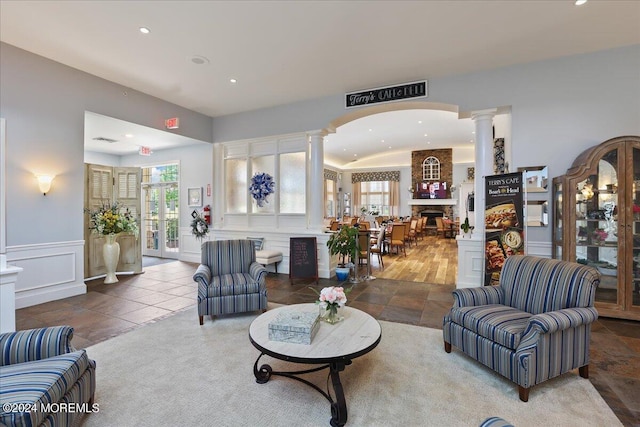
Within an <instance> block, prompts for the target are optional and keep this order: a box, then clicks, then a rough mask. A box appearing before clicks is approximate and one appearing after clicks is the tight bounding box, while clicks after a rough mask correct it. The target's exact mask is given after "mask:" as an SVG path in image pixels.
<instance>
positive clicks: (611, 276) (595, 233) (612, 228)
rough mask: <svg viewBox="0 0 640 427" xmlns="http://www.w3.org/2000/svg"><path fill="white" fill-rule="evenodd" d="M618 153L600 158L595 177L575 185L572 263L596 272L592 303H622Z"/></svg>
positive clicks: (612, 151)
mask: <svg viewBox="0 0 640 427" xmlns="http://www.w3.org/2000/svg"><path fill="white" fill-rule="evenodd" d="M618 167H619V165H618V150H617V149H614V150H611V151H609V152H607V153H606V154H605V155H603V156H602V158H600V160H599V162H598V169H597V172H596V174H594V175H590V176H589V177H587V178H586V179H585V180H583V181H580V182H578V188H577V190H578V191H577V192H576V201H575V203H576V236H575V239H576V261H577V262H579V263H582V264H586V265H590V266H592V267H595V268H597V269H598V271H599V272H600V274H601V280H600V286H599V287H598V289H597V290H596V301H599V302H606V303H611V304H620V303H621V302H622V300H621V298H620V296H621V295H620V294H619V289H618V276H619V271H618Z"/></svg>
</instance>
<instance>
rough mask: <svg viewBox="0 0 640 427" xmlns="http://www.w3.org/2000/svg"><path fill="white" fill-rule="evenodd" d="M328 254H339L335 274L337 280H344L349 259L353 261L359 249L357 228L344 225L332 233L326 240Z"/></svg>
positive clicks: (347, 270) (347, 271)
mask: <svg viewBox="0 0 640 427" xmlns="http://www.w3.org/2000/svg"><path fill="white" fill-rule="evenodd" d="M327 247H328V248H329V254H331V255H339V256H340V257H339V261H338V268H341V269H342V270H338V268H336V276H337V277H338V280H346V279H347V276H348V275H349V270H350V267H348V266H347V262H349V260H351V261H353V260H355V259H356V257H357V256H358V251H359V250H360V248H359V245H358V228H357V227H352V226H350V225H344V226H342V228H340V230H338V232H336V233H333V234H332V235H331V237H329V240H328V241H327Z"/></svg>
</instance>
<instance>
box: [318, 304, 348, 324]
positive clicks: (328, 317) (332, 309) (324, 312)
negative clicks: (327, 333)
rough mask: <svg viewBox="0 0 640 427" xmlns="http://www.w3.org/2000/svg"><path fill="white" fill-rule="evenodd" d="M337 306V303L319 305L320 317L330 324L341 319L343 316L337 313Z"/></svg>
mask: <svg viewBox="0 0 640 427" xmlns="http://www.w3.org/2000/svg"><path fill="white" fill-rule="evenodd" d="M338 307H339V306H338V304H327V308H322V306H320V319H322V321H323V322H327V323H328V324H330V325H335V324H336V323H338V322H341V321H343V320H344V317H343V316H339V315H338Z"/></svg>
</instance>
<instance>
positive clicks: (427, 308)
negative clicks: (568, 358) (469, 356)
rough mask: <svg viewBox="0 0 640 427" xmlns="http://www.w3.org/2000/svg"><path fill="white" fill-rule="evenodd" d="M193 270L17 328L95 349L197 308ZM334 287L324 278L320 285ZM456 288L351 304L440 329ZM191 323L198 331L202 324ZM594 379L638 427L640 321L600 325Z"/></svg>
mask: <svg viewBox="0 0 640 427" xmlns="http://www.w3.org/2000/svg"><path fill="white" fill-rule="evenodd" d="M195 268H196V265H194V264H190V263H184V262H179V261H176V262H170V263H164V264H159V265H152V266H149V267H146V268H145V273H144V274H141V275H138V276H119V279H120V281H119V282H118V283H116V284H112V285H104V284H103V283H102V281H101V280H94V281H90V282H87V293H86V294H85V295H79V296H75V297H71V298H66V299H63V300H59V301H52V302H48V303H45V304H40V305H37V306H32V307H28V308H23V309H20V310H17V311H16V323H17V328H18V329H29V328H35V327H43V326H50V325H58V324H69V325H71V326H73V327H74V328H75V333H74V339H73V343H74V345H75V346H76V347H78V348H81V347H87V346H90V345H92V344H95V343H98V342H100V341H104V340H107V339H109V338H111V337H114V336H116V335H119V334H122V333H125V332H127V331H129V330H132V329H134V328H137V327H140V326H141V325H144V324H146V323H149V322H154V321H157V320H160V319H162V318H164V317H167V316H170V315H172V314H173V313H175V312H178V311H181V310H185V309H188V308H189V307H192V306H193V305H194V304H195V301H196V290H197V286H196V284H195V282H193V280H192V278H191V277H192V275H193V272H194V270H195ZM335 284H336V282H335V281H332V280H328V279H321V280H320V284H319V286H318V287H319V288H320V287H323V286H326V285H335ZM267 287H268V292H269V301H270V302H276V303H282V304H294V303H299V302H310V301H313V300H315V298H316V296H315V294H314V293H313V291H311V290H310V289H309V288H308V284H306V283H304V281H300V282H296V283H295V284H294V285H291V284H290V282H289V276H288V275H283V274H273V273H270V274H269V275H268V277H267ZM453 288H454V286H452V285H430V284H426V283H420V282H407V281H398V280H388V279H377V280H372V281H368V282H361V283H359V284H357V285H356V286H355V287H354V289H353V290H352V292H351V293H350V294H349V296H348V298H349V305H350V306H352V307H356V308H359V309H361V310H363V311H366V312H368V313H369V314H371V315H372V316H374V317H375V318H377V319H380V320H387V321H391V322H400V323H408V324H414V325H420V326H426V327H430V328H441V327H442V317H443V316H444V314H445V313H446V312H447V311H448V310H449V308H450V307H451V304H452V297H451V290H452V289H453ZM193 321H194V326H197V323H198V320H197V318H195V317H194V319H193ZM206 321H210V320H209V319H206ZM590 381H591V382H592V383H593V385H594V386H595V388H596V389H597V390H598V392H600V394H601V395H602V397H603V398H604V399H605V401H606V402H607V403H608V404H609V406H610V407H611V408H612V410H613V411H614V412H615V414H616V415H617V416H618V418H619V419H620V420H621V422H622V423H623V424H624V425H625V426H634V427H640V323H638V322H633V321H623V320H616V319H605V318H601V319H599V320H598V321H597V322H596V324H595V325H594V327H593V333H592V345H591V365H590ZM514 392H515V388H514ZM534 393H535V392H534Z"/></svg>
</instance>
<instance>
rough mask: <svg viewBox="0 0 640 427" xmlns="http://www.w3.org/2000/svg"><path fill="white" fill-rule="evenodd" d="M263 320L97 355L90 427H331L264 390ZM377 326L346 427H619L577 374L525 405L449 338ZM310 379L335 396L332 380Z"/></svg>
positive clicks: (155, 333) (314, 401)
mask: <svg viewBox="0 0 640 427" xmlns="http://www.w3.org/2000/svg"><path fill="white" fill-rule="evenodd" d="M256 316H257V314H255V313H251V314H238V315H231V316H225V317H221V318H217V319H216V320H215V321H213V322H212V321H211V320H209V319H207V320H206V321H205V324H204V325H203V326H199V325H198V320H197V314H196V311H195V310H188V311H185V312H181V313H178V314H176V315H174V316H171V317H169V318H166V319H164V320H161V321H158V322H157V323H153V324H150V325H148V326H144V327H142V328H139V329H136V330H134V331H132V332H129V333H127V334H124V335H121V336H118V337H115V338H112V339H110V340H108V341H104V342H102V343H99V344H97V345H94V346H91V347H89V348H88V349H87V352H88V354H89V357H91V358H92V359H94V360H96V362H97V371H96V372H97V390H96V395H95V402H96V403H97V404H98V405H99V412H97V413H92V414H89V415H88V416H87V417H86V418H85V420H84V423H83V425H85V426H175V425H182V426H204V425H210V426H214V425H215V426H230V427H231V426H285V425H295V426H327V425H329V419H330V417H331V412H330V407H329V402H328V401H327V400H326V399H325V398H324V397H322V396H321V395H320V394H319V393H318V392H317V391H315V390H313V389H311V388H310V387H308V386H306V385H304V384H302V383H299V382H297V381H292V380H290V379H287V378H284V377H275V376H274V377H272V378H271V380H270V381H269V382H267V383H266V384H257V383H256V381H255V378H254V376H253V364H254V362H255V360H256V358H257V357H258V355H259V353H258V351H257V350H256V349H255V348H254V347H253V346H252V345H251V343H250V342H249V337H248V328H249V324H250V323H251V321H252V320H253V319H255V317H256ZM380 324H381V325H382V341H381V342H380V344H379V345H378V347H377V348H375V349H374V350H373V351H372V352H370V353H369V354H367V355H365V356H362V357H360V358H357V359H355V360H354V361H353V364H351V365H350V366H347V367H346V369H345V371H344V372H342V374H341V378H342V383H343V386H344V389H345V395H346V399H347V406H348V421H347V426H367V427H369V426H478V425H479V424H480V423H481V422H482V421H483V420H485V419H486V418H488V417H491V416H499V417H502V418H504V419H506V420H509V421H511V422H512V423H513V424H514V425H516V426H517V427H526V426H541V425H553V426H576V427H578V426H580V427H585V426H605V425H606V426H617V425H622V424H620V422H619V421H618V419H617V418H616V416H615V415H614V414H613V412H612V411H611V409H610V408H609V407H608V406H607V405H606V403H605V402H604V400H603V399H602V398H601V397H600V395H599V394H598V393H597V392H596V390H595V389H594V388H593V386H592V385H591V383H590V382H589V381H588V380H586V379H583V378H580V377H579V376H578V375H577V372H576V373H573V372H572V373H568V374H566V375H563V376H561V377H559V378H556V379H553V380H550V381H547V382H545V383H543V384H541V385H539V386H536V387H534V388H533V389H532V390H531V394H530V397H529V402H528V403H523V402H521V401H520V400H519V399H518V390H517V387H516V385H515V384H513V383H511V382H510V381H508V380H506V379H504V378H503V377H501V376H499V375H497V374H495V373H494V372H493V371H491V370H489V369H487V368H485V367H484V366H482V365H480V364H478V363H477V362H475V361H473V360H472V359H470V358H469V357H466V356H465V355H464V354H462V353H460V352H459V351H456V350H454V351H453V352H452V353H451V354H447V353H445V351H444V350H443V346H442V331H440V330H436V329H429V328H424V327H418V326H411V325H404V324H399V323H391V322H384V321H381V322H380ZM321 326H322V327H326V328H329V327H332V326H331V325H326V324H323V325H321ZM300 345H304V344H300ZM265 362H266V363H269V364H271V365H272V367H273V368H274V369H275V370H294V369H300V365H294V364H289V363H287V362H282V361H277V360H274V359H272V358H270V357H267V356H264V357H263V358H262V359H261V363H265ZM307 379H309V380H311V381H313V382H314V383H316V384H318V385H319V386H320V387H321V388H323V389H325V388H326V383H327V373H326V371H323V372H320V373H314V374H313V375H308V376H307Z"/></svg>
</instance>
